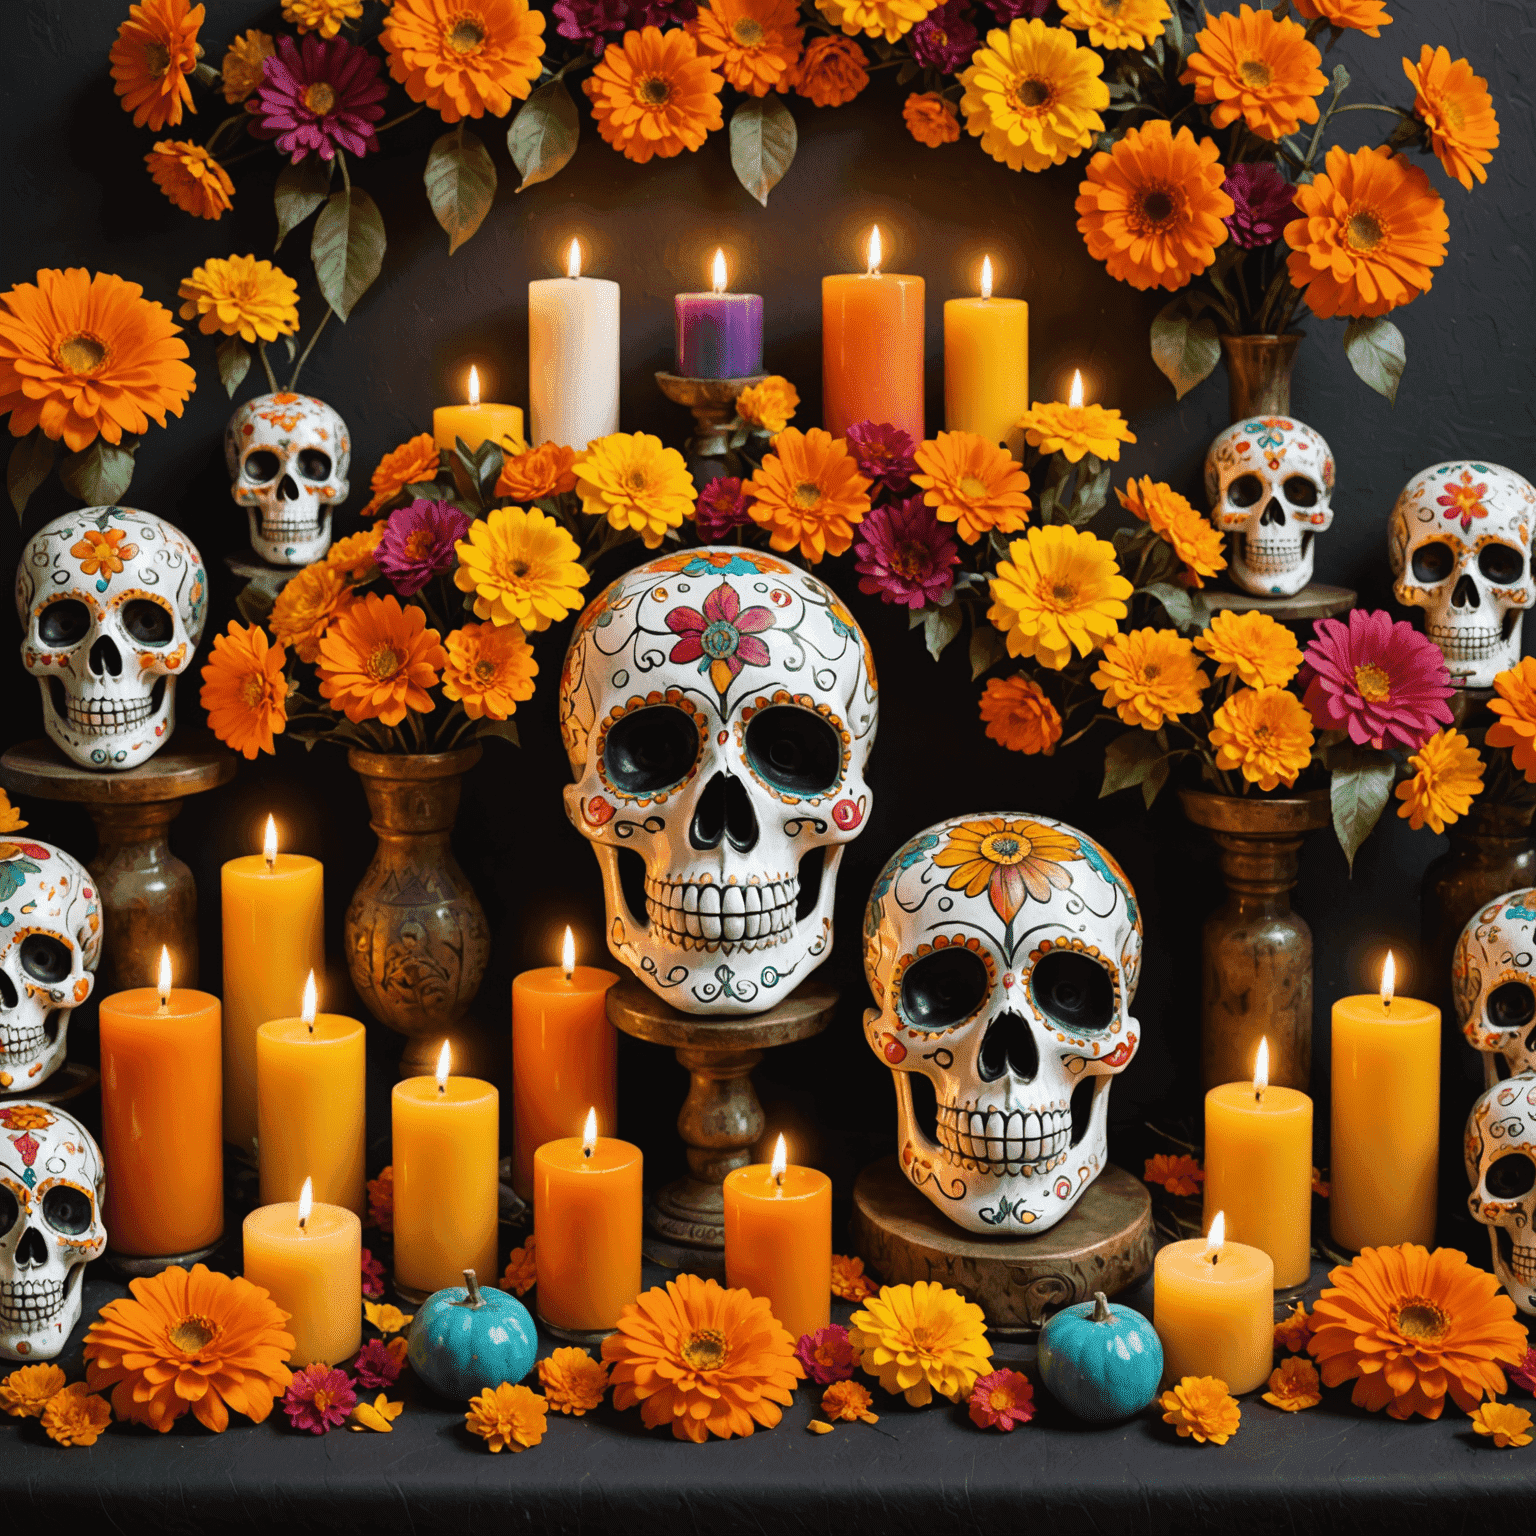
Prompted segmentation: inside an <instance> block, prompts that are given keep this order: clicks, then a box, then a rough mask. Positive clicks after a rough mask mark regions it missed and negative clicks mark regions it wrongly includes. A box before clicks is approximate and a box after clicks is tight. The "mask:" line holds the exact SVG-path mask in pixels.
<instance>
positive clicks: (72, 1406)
mask: <svg viewBox="0 0 1536 1536" xmlns="http://www.w3.org/2000/svg"><path fill="white" fill-rule="evenodd" d="M42 1419H43V1433H44V1434H46V1435H47V1436H48V1438H49V1439H50V1440H52V1441H53V1442H54V1444H55V1445H95V1444H96V1442H97V1440H98V1439H100V1437H101V1432H102V1430H104V1429H105V1428H106V1427H107V1425H108V1424H110V1423H111V1422H112V1409H111V1406H110V1405H109V1404H108V1402H107V1400H106V1398H104V1397H97V1396H95V1394H94V1393H92V1392H91V1390H90V1388H89V1387H87V1386H86V1384H85V1383H84V1382H83V1381H77V1382H74V1383H72V1384H71V1385H70V1386H67V1387H65V1388H64V1390H63V1391H62V1392H59V1393H56V1394H55V1395H54V1396H53V1397H51V1398H49V1399H48V1406H47V1407H46V1408H44V1409H43V1413H42Z"/></svg>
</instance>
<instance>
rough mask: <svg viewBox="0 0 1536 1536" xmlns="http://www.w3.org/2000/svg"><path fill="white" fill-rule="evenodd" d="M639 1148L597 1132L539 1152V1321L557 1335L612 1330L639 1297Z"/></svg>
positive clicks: (593, 1125)
mask: <svg viewBox="0 0 1536 1536" xmlns="http://www.w3.org/2000/svg"><path fill="white" fill-rule="evenodd" d="M643 1172H644V1159H643V1158H642V1156H641V1154H640V1149H639V1147H636V1146H632V1145H631V1144H630V1143H629V1142H627V1141H618V1140H616V1139H615V1138H614V1137H611V1136H599V1135H598V1134H597V1114H596V1112H595V1111H589V1112H588V1114H587V1123H586V1128H585V1130H584V1132H583V1134H582V1135H580V1136H567V1137H565V1138H564V1139H562V1140H560V1141H547V1142H545V1143H544V1145H543V1146H542V1147H540V1148H539V1149H538V1150H537V1151H536V1152H535V1153H534V1156H533V1230H534V1232H535V1234H536V1235H537V1237H538V1239H539V1241H538V1244H537V1246H536V1247H535V1249H534V1263H535V1265H536V1267H537V1270H538V1285H539V1291H538V1297H537V1301H538V1310H539V1321H540V1322H541V1323H543V1324H544V1325H545V1327H547V1328H549V1329H551V1330H552V1331H553V1332H555V1333H559V1334H566V1335H577V1336H583V1335H587V1334H594V1333H612V1332H613V1330H614V1328H615V1327H616V1326H617V1325H618V1321H619V1313H620V1311H621V1310H622V1309H623V1308H624V1307H625V1306H627V1305H628V1304H629V1303H630V1302H632V1301H633V1300H634V1299H635V1297H636V1296H638V1295H639V1294H640V1226H641V1213H642V1199H641V1190H640V1184H641V1176H642V1173H643Z"/></svg>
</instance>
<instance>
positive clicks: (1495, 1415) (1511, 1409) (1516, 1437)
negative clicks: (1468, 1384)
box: [1472, 1403, 1531, 1450]
mask: <svg viewBox="0 0 1536 1536" xmlns="http://www.w3.org/2000/svg"><path fill="white" fill-rule="evenodd" d="M1472 1428H1473V1429H1475V1430H1476V1431H1477V1432H1478V1434H1480V1435H1486V1436H1487V1437H1488V1438H1489V1439H1490V1440H1492V1441H1493V1443H1494V1444H1495V1445H1496V1446H1498V1447H1499V1449H1500V1450H1506V1449H1507V1448H1508V1447H1509V1446H1512V1445H1529V1444H1530V1443H1531V1434H1530V1428H1531V1416H1530V1414H1529V1413H1527V1412H1526V1411H1525V1409H1524V1408H1516V1407H1515V1405H1514V1404H1513V1403H1484V1404H1483V1405H1482V1407H1480V1408H1478V1409H1477V1410H1476V1411H1475V1412H1474V1413H1473V1414H1472Z"/></svg>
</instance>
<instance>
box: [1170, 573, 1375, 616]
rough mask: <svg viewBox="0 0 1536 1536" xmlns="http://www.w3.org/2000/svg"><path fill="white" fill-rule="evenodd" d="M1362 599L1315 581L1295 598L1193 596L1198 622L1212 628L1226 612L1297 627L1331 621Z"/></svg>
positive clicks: (1234, 594)
mask: <svg viewBox="0 0 1536 1536" xmlns="http://www.w3.org/2000/svg"><path fill="white" fill-rule="evenodd" d="M1358 601H1359V597H1358V595H1357V594H1356V593H1354V592H1351V591H1350V590H1349V588H1348V587H1330V586H1328V585H1327V584H1326V583H1325V582H1321V581H1314V582H1312V583H1311V584H1310V585H1309V586H1305V587H1303V588H1302V589H1301V591H1300V592H1298V593H1297V594H1296V595H1295V596H1294V597H1260V596H1259V595H1257V594H1256V593H1253V592H1226V591H1222V590H1220V589H1215V588H1209V587H1208V588H1206V589H1205V590H1203V591H1199V592H1192V593H1190V605H1191V607H1192V608H1193V609H1194V612H1195V618H1196V620H1197V621H1198V622H1200V623H1201V624H1208V623H1209V622H1210V618H1211V615H1212V614H1213V613H1218V612H1220V611H1222V610H1223V609H1225V610H1226V611H1228V612H1230V613H1252V612H1258V613H1267V614H1268V615H1269V616H1270V618H1272V619H1281V620H1283V621H1284V622H1286V623H1290V624H1296V623H1301V622H1303V621H1304V620H1307V619H1331V618H1332V617H1333V616H1334V615H1335V614H1339V613H1348V612H1349V610H1350V609H1351V608H1353V607H1354V606H1355V604H1356V602H1358Z"/></svg>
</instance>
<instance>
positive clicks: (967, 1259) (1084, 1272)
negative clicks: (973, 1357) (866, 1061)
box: [853, 1157, 1155, 1336]
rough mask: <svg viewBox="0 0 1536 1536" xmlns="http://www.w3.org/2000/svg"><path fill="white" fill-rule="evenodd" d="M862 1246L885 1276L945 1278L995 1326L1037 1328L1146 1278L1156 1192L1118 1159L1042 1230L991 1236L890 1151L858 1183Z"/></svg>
mask: <svg viewBox="0 0 1536 1536" xmlns="http://www.w3.org/2000/svg"><path fill="white" fill-rule="evenodd" d="M853 1245H854V1248H855V1250H856V1251H857V1252H858V1254H859V1256H860V1257H861V1258H863V1259H864V1261H865V1262H866V1263H867V1264H868V1265H869V1267H870V1268H871V1269H872V1270H874V1272H875V1273H876V1274H877V1275H879V1276H880V1278H881V1279H882V1280H884V1281H886V1282H888V1283H890V1284H892V1285H910V1284H913V1283H915V1282H916V1281H918V1280H937V1281H938V1282H939V1283H940V1284H941V1285H947V1286H950V1287H952V1288H953V1289H954V1290H957V1291H959V1292H960V1293H961V1294H962V1295H964V1296H965V1297H967V1298H968V1299H969V1300H971V1301H974V1302H975V1303H976V1304H977V1305H978V1306H979V1307H980V1308H981V1310H982V1311H983V1312H984V1313H986V1317H987V1327H988V1328H989V1329H991V1330H992V1331H993V1332H994V1333H998V1334H1003V1335H1023V1336H1029V1335H1032V1334H1034V1333H1036V1332H1037V1331H1038V1330H1039V1328H1040V1325H1041V1323H1043V1322H1044V1321H1045V1319H1046V1317H1047V1316H1048V1315H1049V1314H1050V1313H1052V1312H1054V1311H1056V1310H1057V1309H1058V1308H1060V1307H1065V1306H1069V1305H1071V1304H1072V1303H1073V1302H1077V1301H1086V1300H1088V1298H1089V1297H1090V1296H1092V1295H1093V1293H1094V1292H1095V1291H1103V1292H1104V1294H1105V1295H1106V1296H1113V1295H1115V1294H1116V1293H1117V1292H1119V1291H1123V1290H1125V1289H1126V1288H1127V1287H1129V1286H1132V1285H1135V1284H1136V1283H1137V1282H1138V1281H1140V1280H1142V1279H1143V1278H1145V1276H1146V1274H1147V1272H1148V1271H1149V1270H1150V1269H1151V1268H1152V1253H1153V1249H1154V1246H1155V1244H1154V1241H1153V1234H1152V1197H1151V1196H1150V1195H1149V1194H1148V1193H1147V1188H1146V1185H1144V1184H1143V1183H1142V1182H1141V1180H1140V1179H1137V1178H1133V1177H1132V1176H1131V1175H1130V1174H1128V1173H1127V1172H1126V1171H1125V1170H1124V1169H1123V1168H1117V1167H1115V1165H1114V1164H1113V1163H1111V1164H1110V1165H1109V1166H1108V1167H1107V1168H1105V1170H1104V1171H1103V1173H1101V1174H1100V1175H1099V1176H1098V1178H1097V1179H1095V1180H1094V1182H1093V1183H1092V1184H1090V1185H1089V1186H1088V1188H1087V1189H1086V1190H1085V1191H1084V1193H1083V1197H1082V1199H1081V1200H1079V1201H1078V1202H1077V1204H1076V1205H1075V1206H1073V1208H1072V1210H1071V1211H1070V1212H1069V1213H1068V1214H1067V1215H1066V1216H1064V1217H1063V1218H1062V1219H1061V1220H1060V1221H1059V1222H1057V1223H1056V1225H1055V1226H1054V1227H1051V1228H1050V1229H1049V1230H1048V1231H1045V1232H1042V1233H1041V1234H1040V1236H1039V1237H982V1236H980V1235H979V1234H977V1233H974V1232H966V1231H964V1230H963V1229H961V1228H960V1227H957V1226H956V1225H955V1224H954V1223H953V1222H951V1221H949V1220H948V1219H947V1218H946V1217H945V1216H944V1215H943V1214H942V1213H941V1212H940V1211H939V1210H938V1209H937V1208H936V1207H935V1206H934V1205H933V1204H932V1202H931V1201H929V1200H928V1199H927V1198H926V1197H924V1196H923V1195H921V1194H919V1193H918V1191H917V1190H915V1189H913V1187H912V1186H911V1184H909V1183H908V1182H907V1180H906V1177H905V1176H904V1175H903V1174H902V1172H901V1169H900V1168H899V1167H898V1166H897V1162H896V1159H895V1158H894V1157H887V1158H883V1159H881V1161H880V1162H878V1163H871V1164H870V1166H869V1167H868V1168H866V1169H865V1170H864V1171H863V1173H861V1174H860V1175H859V1177H858V1182H857V1183H856V1184H855V1185H854V1187H853Z"/></svg>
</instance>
